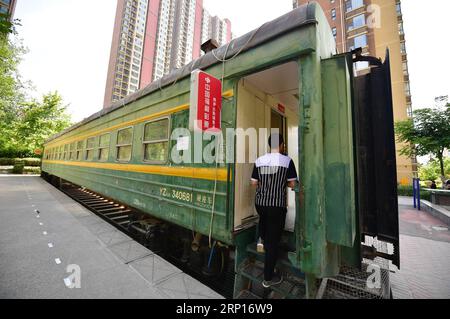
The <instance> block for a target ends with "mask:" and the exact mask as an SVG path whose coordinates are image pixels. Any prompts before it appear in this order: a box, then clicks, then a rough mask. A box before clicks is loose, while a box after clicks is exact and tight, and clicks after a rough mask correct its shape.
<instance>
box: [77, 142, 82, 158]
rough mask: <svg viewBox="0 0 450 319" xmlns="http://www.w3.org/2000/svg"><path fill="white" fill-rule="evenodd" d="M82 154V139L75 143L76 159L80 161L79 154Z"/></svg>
mask: <svg viewBox="0 0 450 319" xmlns="http://www.w3.org/2000/svg"><path fill="white" fill-rule="evenodd" d="M82 154H83V141H79V142H78V143H77V161H81V155H82Z"/></svg>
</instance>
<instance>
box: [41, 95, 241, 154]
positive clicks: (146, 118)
mask: <svg viewBox="0 0 450 319" xmlns="http://www.w3.org/2000/svg"><path fill="white" fill-rule="evenodd" d="M222 96H223V97H224V98H230V97H233V96H234V91H233V90H228V91H226V92H224V93H223V95H222ZM184 110H189V104H183V105H180V106H177V107H174V108H171V109H168V110H165V111H161V112H158V113H154V114H151V115H147V116H144V117H140V118H138V119H135V120H132V121H128V122H124V123H120V124H117V125H113V126H110V127H108V128H104V129H101V130H99V131H95V132H92V133H88V134H84V135H78V136H74V137H68V138H63V139H62V140H60V139H56V140H54V141H51V142H49V143H48V144H46V145H45V148H49V147H57V146H61V145H64V144H70V143H73V142H76V141H79V140H84V139H87V138H90V137H95V136H98V135H101V134H103V133H110V132H111V131H114V130H117V129H120V128H124V127H128V126H133V125H136V124H139V123H142V122H147V121H151V120H154V119H157V118H158V117H163V116H168V115H171V114H174V113H178V112H181V111H184Z"/></svg>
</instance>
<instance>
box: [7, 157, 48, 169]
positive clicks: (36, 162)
mask: <svg viewBox="0 0 450 319" xmlns="http://www.w3.org/2000/svg"><path fill="white" fill-rule="evenodd" d="M15 164H24V165H25V166H32V167H40V166H41V159H40V158H0V166H14V165H15Z"/></svg>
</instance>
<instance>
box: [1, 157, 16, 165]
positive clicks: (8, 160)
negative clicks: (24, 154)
mask: <svg viewBox="0 0 450 319" xmlns="http://www.w3.org/2000/svg"><path fill="white" fill-rule="evenodd" d="M14 164H15V160H14V159H13V158H0V166H12V165H14Z"/></svg>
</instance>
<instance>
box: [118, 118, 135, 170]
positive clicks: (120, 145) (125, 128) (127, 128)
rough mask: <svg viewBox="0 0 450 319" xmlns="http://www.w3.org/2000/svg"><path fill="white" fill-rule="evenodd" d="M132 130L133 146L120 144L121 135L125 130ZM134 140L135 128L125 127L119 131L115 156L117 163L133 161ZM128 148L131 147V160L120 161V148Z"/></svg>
mask: <svg viewBox="0 0 450 319" xmlns="http://www.w3.org/2000/svg"><path fill="white" fill-rule="evenodd" d="M129 129H131V144H118V142H119V133H120V132H122V131H125V130H129ZM133 139H134V126H128V127H124V128H121V129H118V130H117V134H116V143H115V149H116V154H115V158H116V162H117V163H130V162H131V160H132V159H133ZM127 146H131V154H130V159H129V160H128V161H121V160H119V148H120V147H127Z"/></svg>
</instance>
